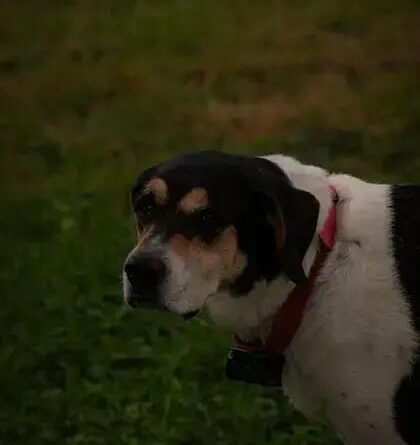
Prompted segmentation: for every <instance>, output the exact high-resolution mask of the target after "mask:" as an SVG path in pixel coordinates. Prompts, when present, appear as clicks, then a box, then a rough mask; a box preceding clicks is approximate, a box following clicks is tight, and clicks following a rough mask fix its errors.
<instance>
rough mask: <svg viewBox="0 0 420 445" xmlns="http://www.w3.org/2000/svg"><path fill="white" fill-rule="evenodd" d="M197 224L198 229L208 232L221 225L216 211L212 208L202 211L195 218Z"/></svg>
mask: <svg viewBox="0 0 420 445" xmlns="http://www.w3.org/2000/svg"><path fill="white" fill-rule="evenodd" d="M194 219H195V224H196V227H197V229H199V230H206V229H212V228H215V227H216V226H217V225H218V223H219V218H218V216H217V214H216V213H215V211H214V210H213V209H211V208H206V209H204V210H201V211H200V212H198V213H197V215H196V216H195V218H194Z"/></svg>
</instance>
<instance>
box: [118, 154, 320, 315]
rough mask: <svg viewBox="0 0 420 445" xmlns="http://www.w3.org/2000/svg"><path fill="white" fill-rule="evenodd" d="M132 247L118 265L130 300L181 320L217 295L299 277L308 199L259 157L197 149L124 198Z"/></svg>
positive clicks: (310, 217)
mask: <svg viewBox="0 0 420 445" xmlns="http://www.w3.org/2000/svg"><path fill="white" fill-rule="evenodd" d="M131 201H132V208H133V212H134V217H135V226H136V231H137V245H136V246H135V248H134V249H133V250H132V251H131V252H130V254H129V255H128V257H127V260H126V262H125V265H124V271H123V280H124V297H125V300H126V301H127V303H128V304H129V305H131V306H144V307H154V308H162V309H168V310H170V311H174V312H177V313H179V314H182V315H184V316H185V317H188V316H190V315H193V314H195V313H196V312H198V311H200V310H201V309H202V308H203V306H204V305H205V302H206V300H207V299H208V298H209V297H210V296H212V295H214V294H216V293H218V292H219V291H227V292H228V293H229V296H230V298H241V296H243V295H246V294H248V293H249V292H250V291H251V290H252V289H253V287H254V285H255V284H256V283H257V282H258V281H263V280H264V281H267V282H270V281H272V280H273V279H275V278H276V277H277V276H278V275H280V274H284V275H285V276H286V277H288V279H290V280H291V281H293V282H295V283H297V282H300V281H302V280H305V278H306V277H305V274H304V272H303V268H302V260H303V257H304V255H305V252H306V250H307V248H308V246H309V244H310V242H311V240H312V238H313V236H314V231H315V227H316V223H317V218H318V211H319V204H318V201H317V200H316V199H315V198H314V197H313V196H312V195H311V194H309V193H307V192H304V191H302V190H298V189H296V188H294V187H293V186H292V184H291V183H290V181H289V179H288V178H287V176H286V175H285V174H284V173H283V172H282V170H281V169H280V168H279V167H278V166H276V165H275V164H274V163H272V162H270V161H269V160H267V159H264V158H254V157H245V156H235V155H228V154H223V153H218V152H200V153H194V154H188V155H184V156H179V157H176V158H173V159H171V160H169V161H167V162H164V163H162V164H160V165H157V166H155V167H153V168H150V169H148V170H146V171H145V172H144V173H143V174H142V175H141V176H140V177H139V178H138V180H137V181H136V183H135V185H134V186H133V189H132V195H131Z"/></svg>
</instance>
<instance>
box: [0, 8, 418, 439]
mask: <svg viewBox="0 0 420 445" xmlns="http://www.w3.org/2000/svg"><path fill="white" fill-rule="evenodd" d="M419 23H420V7H419V4H418V2H417V1H416V0H400V1H398V2H396V1H391V0H370V1H368V2H365V1H363V0H352V1H345V0H339V1H332V0H295V1H286V0H277V1H276V0H261V1H255V0H254V1H252V0H231V1H227V0H225V1H222V0H200V1H193V0H155V1H148V0H120V1H118V2H117V1H114V2H112V1H109V0H102V1H99V0H33V1H30V0H20V1H11V0H0V174H1V177H2V187H0V197H1V203H2V205H1V213H0V227H1V230H0V236H1V240H0V241H1V251H0V258H1V268H0V291H1V301H2V304H1V307H0V327H1V337H0V341H1V349H0V385H1V388H0V390H1V392H0V394H1V399H0V443H1V445H18V444H19V445H20V444H25V445H45V444H57V443H62V444H68V445H96V444H98V445H99V444H100V445H108V444H109V445H111V444H112V445H115V444H118V445H119V444H121V445H187V444H188V445H189V444H192V443H194V444H196V445H207V444H208V445H210V444H211V445H214V444H217V445H237V444H240V445H259V444H273V445H274V444H275V445H284V444H290V445H315V444H329V445H332V444H338V443H339V442H338V440H337V439H335V438H334V435H333V434H332V433H330V432H329V431H328V430H327V429H326V428H324V427H321V426H319V425H318V424H317V423H308V421H307V420H305V419H303V417H302V416H300V415H299V414H297V413H296V412H294V411H293V410H292V409H291V408H290V407H289V405H288V404H287V402H286V400H285V399H284V398H283V397H282V395H281V393H280V392H278V391H272V390H265V389H262V388H258V387H253V386H247V385H241V384H235V383H232V382H227V381H226V380H225V379H224V376H223V366H224V358H225V353H226V351H227V348H228V346H229V344H230V339H229V337H228V336H227V335H225V334H222V333H220V332H216V331H215V330H214V329H212V327H211V326H207V325H206V324H204V322H197V321H194V322H192V323H188V324H185V323H183V322H181V321H180V320H178V319H177V318H176V317H174V316H170V315H156V314H150V313H143V312H141V311H140V312H135V313H130V312H127V311H126V310H124V309H123V308H122V304H121V290H120V269H121V264H122V262H123V259H124V256H125V254H126V252H127V251H128V249H129V247H130V246H131V245H132V244H133V242H134V236H133V233H132V232H133V231H132V223H131V220H130V213H129V207H128V190H129V187H130V184H131V182H132V181H133V179H134V177H135V176H136V175H137V174H138V173H139V172H140V171H141V170H142V169H143V168H144V167H146V166H148V165H150V164H152V163H155V162H157V161H160V160H163V159H165V158H167V157H168V156H171V155H173V154H175V153H180V152H184V151H191V150H198V149H203V148H217V149H221V150H229V151H233V152H246V153H255V154H261V153H269V152H285V153H290V154H293V155H294V156H297V157H299V158H300V159H302V160H303V161H306V162H314V163H317V164H320V165H323V166H325V167H326V168H328V169H335V170H338V171H346V172H349V173H353V174H357V175H360V176H362V177H364V178H366V179H370V180H379V181H382V180H386V181H400V182H409V181H419V180H420V173H419V171H420V170H419V169H420V144H419V142H420V126H419V124H420V88H419V87H420V51H419V48H420V28H419Z"/></svg>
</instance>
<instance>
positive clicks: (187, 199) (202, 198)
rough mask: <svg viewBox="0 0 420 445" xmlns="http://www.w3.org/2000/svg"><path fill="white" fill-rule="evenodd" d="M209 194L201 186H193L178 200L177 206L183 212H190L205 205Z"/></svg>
mask: <svg viewBox="0 0 420 445" xmlns="http://www.w3.org/2000/svg"><path fill="white" fill-rule="evenodd" d="M208 205H209V196H208V194H207V190H206V189H204V188H203V187H195V188H193V189H192V190H190V191H189V192H188V193H187V194H186V195H185V196H184V197H183V198H182V199H181V201H180V202H179V208H180V209H181V210H183V211H184V212H185V213H192V212H194V211H195V210H198V209H201V208H204V207H207V206H208Z"/></svg>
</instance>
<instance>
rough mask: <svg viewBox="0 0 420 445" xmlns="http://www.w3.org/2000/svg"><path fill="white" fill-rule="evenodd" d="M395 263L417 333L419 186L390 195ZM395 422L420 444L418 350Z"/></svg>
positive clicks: (419, 315)
mask: <svg viewBox="0 0 420 445" xmlns="http://www.w3.org/2000/svg"><path fill="white" fill-rule="evenodd" d="M391 200H392V201H391V206H392V212H393V224H392V235H393V247H394V259H395V262H396V265H397V268H398V273H399V278H400V282H401V284H402V286H403V289H404V292H405V295H406V298H407V302H408V303H409V305H410V309H411V314H412V323H413V327H415V329H416V331H417V333H420V186H395V187H393V188H392V192H391ZM394 412H395V422H396V426H397V429H398V431H399V433H400V434H401V436H402V438H403V439H404V440H405V441H406V442H407V443H408V444H409V445H419V444H420V348H419V349H418V354H417V357H416V359H415V362H414V364H413V368H412V372H411V374H410V375H409V376H407V377H406V378H404V379H403V381H402V382H401V384H400V386H399V388H398V390H397V393H396V395H395V399H394Z"/></svg>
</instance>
